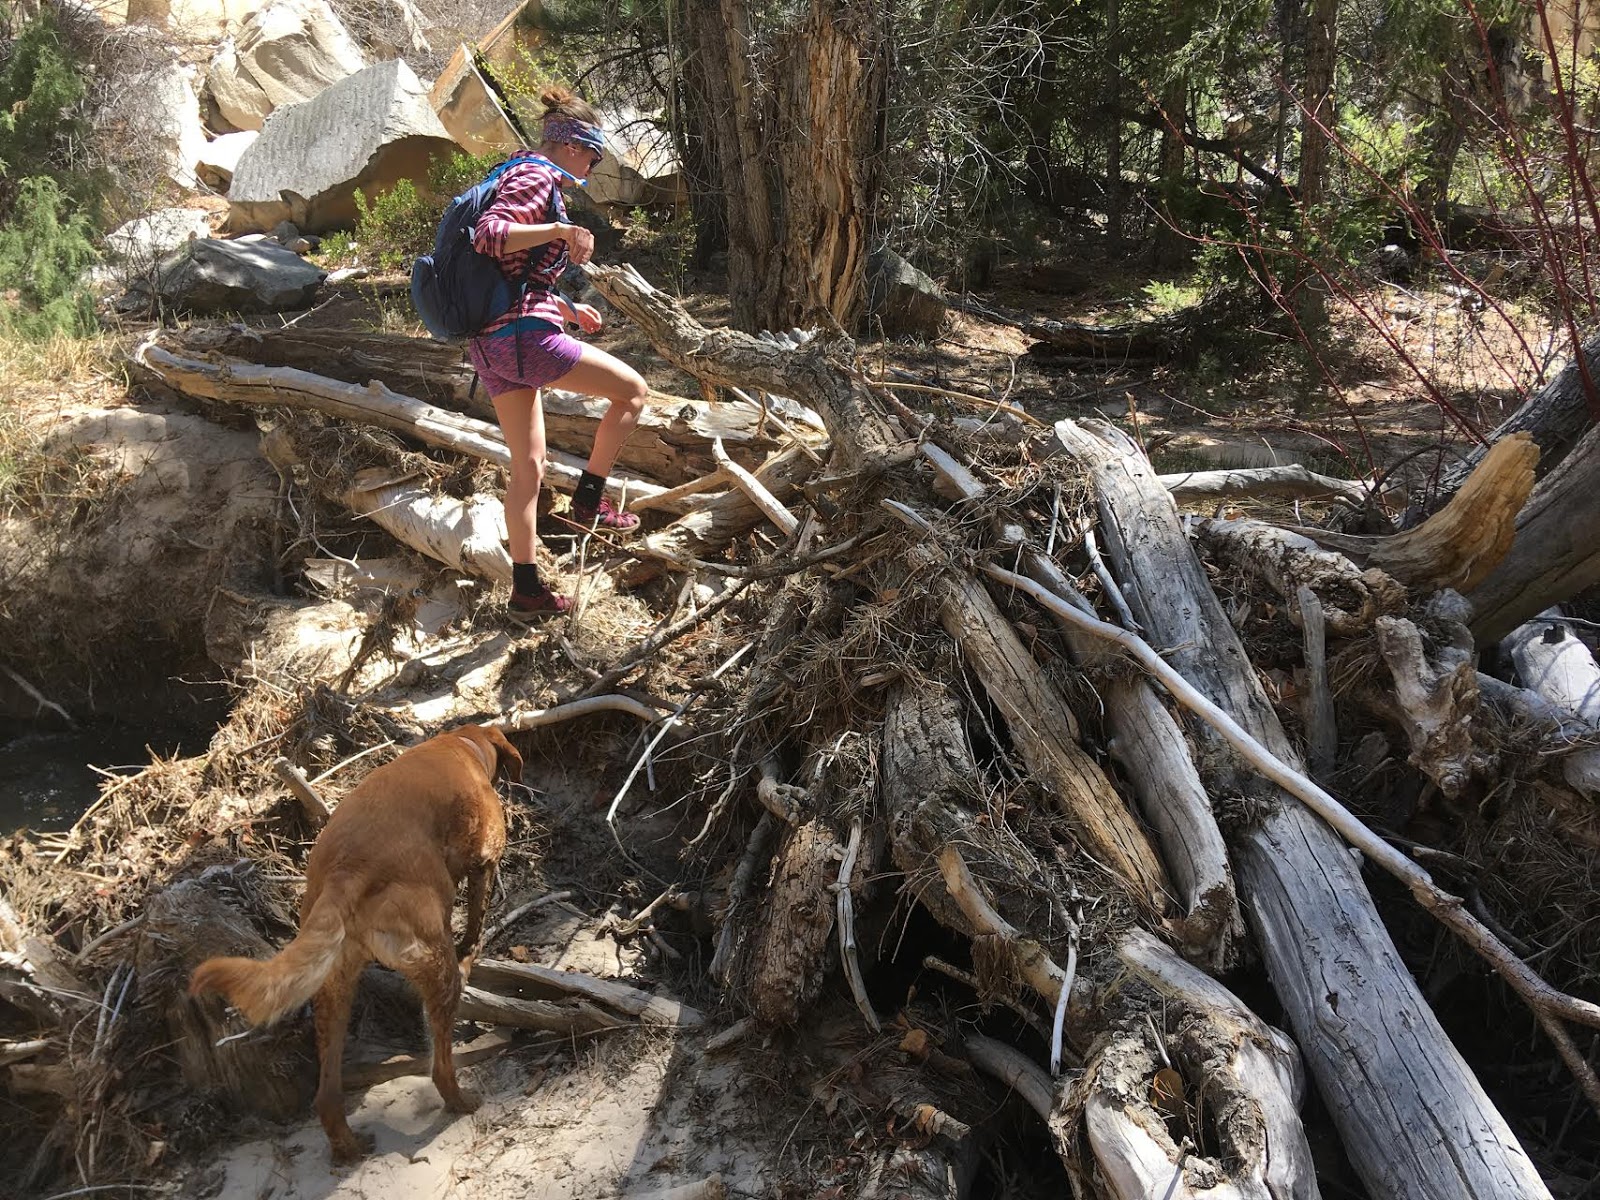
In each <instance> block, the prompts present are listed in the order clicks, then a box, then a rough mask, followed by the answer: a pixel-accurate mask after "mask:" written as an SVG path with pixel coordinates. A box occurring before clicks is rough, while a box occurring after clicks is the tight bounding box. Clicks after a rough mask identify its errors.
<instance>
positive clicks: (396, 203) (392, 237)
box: [355, 154, 505, 271]
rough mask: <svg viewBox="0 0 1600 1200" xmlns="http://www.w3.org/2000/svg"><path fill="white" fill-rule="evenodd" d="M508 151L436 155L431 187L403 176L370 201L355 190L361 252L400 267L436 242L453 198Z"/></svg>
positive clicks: (392, 267)
mask: <svg viewBox="0 0 1600 1200" xmlns="http://www.w3.org/2000/svg"><path fill="white" fill-rule="evenodd" d="M504 157H505V156H504V155H501V154H484V155H473V154H455V155H452V156H451V157H450V158H447V159H436V160H435V161H434V163H433V165H432V167H430V168H429V170H428V183H427V187H426V188H425V189H424V188H419V187H417V185H416V184H415V183H413V182H412V181H411V180H409V179H402V180H401V181H400V182H399V183H397V184H395V185H394V187H392V188H390V189H389V190H388V191H386V192H380V193H379V194H378V195H377V197H376V198H375V199H373V200H371V201H368V200H367V198H366V197H365V196H364V195H362V194H361V193H360V192H357V193H356V194H355V201H356V212H357V213H358V214H359V215H358V218H357V221H356V234H355V240H356V242H357V243H358V245H359V246H360V252H361V257H362V259H363V260H364V261H366V262H368V263H375V264H376V265H377V266H379V267H381V268H382V269H383V270H385V271H395V270H401V269H404V268H406V267H409V266H410V265H411V260H412V259H413V258H415V257H416V256H417V255H419V254H424V253H426V252H427V251H428V250H429V249H431V248H432V246H433V237H434V234H435V233H436V232H437V231H438V228H439V218H440V217H442V216H443V215H444V206H445V205H446V204H448V203H449V202H450V199H451V197H453V196H455V195H458V194H459V193H461V192H464V191H466V189H467V188H469V187H471V186H472V185H473V184H475V183H477V182H478V181H479V180H480V179H482V178H483V177H484V176H485V175H487V174H488V173H489V169H490V168H491V167H493V166H494V165H495V164H496V163H498V162H500V161H501V160H502V159H503V158H504Z"/></svg>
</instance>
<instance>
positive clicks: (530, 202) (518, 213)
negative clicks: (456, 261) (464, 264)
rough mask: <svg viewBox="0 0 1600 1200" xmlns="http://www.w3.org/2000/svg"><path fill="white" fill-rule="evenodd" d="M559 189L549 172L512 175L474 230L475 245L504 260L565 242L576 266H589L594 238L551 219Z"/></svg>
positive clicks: (513, 172) (532, 170) (514, 172)
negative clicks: (555, 191)
mask: <svg viewBox="0 0 1600 1200" xmlns="http://www.w3.org/2000/svg"><path fill="white" fill-rule="evenodd" d="M555 186H556V182H555V177H554V176H553V175H552V174H551V173H550V172H549V171H544V170H539V169H537V168H528V169H521V168H519V169H513V170H511V171H508V172H507V173H506V175H505V176H504V178H503V180H502V182H501V184H500V190H499V192H498V193H497V194H496V196H495V200H494V203H493V204H491V205H490V206H489V208H488V210H487V211H486V212H485V213H484V214H483V216H482V217H480V218H479V219H478V226H477V228H476V229H474V230H473V236H472V244H473V245H474V246H475V247H476V248H477V250H478V252H479V253H480V254H492V255H493V256H494V257H496V258H500V257H502V256H504V255H507V254H514V253H516V252H517V251H519V250H531V249H533V248H534V247H536V246H543V245H546V244H548V243H550V242H554V241H557V240H564V241H565V242H566V243H567V253H568V254H569V255H570V256H571V257H572V261H573V262H575V263H586V262H588V261H589V259H590V258H591V257H593V255H594V234H592V233H590V232H589V231H588V230H587V229H585V228H584V227H583V226H582V225H571V224H568V223H566V222H564V221H551V220H548V219H547V218H548V217H549V215H550V198H551V192H552V190H553V189H554V188H555Z"/></svg>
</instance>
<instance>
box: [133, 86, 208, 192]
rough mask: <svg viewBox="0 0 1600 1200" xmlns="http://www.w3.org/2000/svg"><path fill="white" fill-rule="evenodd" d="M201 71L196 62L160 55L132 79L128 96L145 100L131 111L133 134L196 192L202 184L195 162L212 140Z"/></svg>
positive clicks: (171, 176)
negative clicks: (204, 116)
mask: <svg viewBox="0 0 1600 1200" xmlns="http://www.w3.org/2000/svg"><path fill="white" fill-rule="evenodd" d="M195 74H196V73H195V71H194V69H193V68H192V67H186V66H183V65H182V64H180V63H178V62H176V61H174V60H172V59H170V58H162V57H158V58H157V60H156V61H155V62H154V63H153V64H152V65H150V66H149V67H148V68H147V69H145V70H143V71H141V72H140V73H139V74H138V76H137V77H136V78H135V79H133V80H130V81H129V87H128V95H129V96H130V97H131V96H137V97H138V98H139V104H138V106H137V109H138V111H136V112H130V113H128V114H126V120H127V127H128V136H129V137H131V138H137V139H140V141H137V142H135V144H142V145H149V146H151V147H152V148H153V149H154V152H155V155H156V157H157V159H158V160H159V161H158V163H155V164H152V165H159V166H160V168H161V170H162V173H164V174H165V175H166V176H167V177H168V178H169V179H171V180H172V181H173V182H174V183H176V184H177V185H178V186H179V187H181V188H185V189H187V190H191V191H192V190H193V189H194V188H196V187H197V186H198V183H199V181H198V180H197V179H196V178H195V173H194V165H195V163H196V162H197V161H199V158H200V154H201V152H202V151H203V150H204V149H205V145H206V131H205V127H204V126H203V125H202V124H201V123H200V99H199V96H198V95H197V94H196V90H195V84H196V80H195Z"/></svg>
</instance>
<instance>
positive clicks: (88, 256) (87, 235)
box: [0, 175, 99, 338]
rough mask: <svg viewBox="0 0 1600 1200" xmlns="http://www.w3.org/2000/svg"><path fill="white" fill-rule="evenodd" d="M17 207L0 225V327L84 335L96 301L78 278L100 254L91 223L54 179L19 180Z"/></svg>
mask: <svg viewBox="0 0 1600 1200" xmlns="http://www.w3.org/2000/svg"><path fill="white" fill-rule="evenodd" d="M17 197H18V198H17V213H16V217H15V218H14V219H13V221H12V222H11V224H9V225H5V226H0V292H3V293H5V294H6V296H7V299H8V300H11V301H12V302H11V303H7V304H5V305H3V306H0V328H3V329H5V330H6V331H8V332H12V333H17V334H21V335H22V336H24V337H28V338H45V337H49V336H50V335H51V334H52V333H58V332H59V333H68V334H74V335H82V334H87V333H89V332H91V331H92V330H93V329H94V327H95V318H94V303H93V301H92V300H91V299H90V297H89V294H88V293H87V292H86V291H85V290H84V289H83V287H82V285H81V283H80V282H79V280H80V279H81V278H82V276H83V272H84V270H85V269H86V268H88V267H89V266H90V265H92V264H93V263H94V262H95V261H96V260H97V259H98V258H99V254H98V253H97V252H96V250H95V245H94V224H93V222H92V221H90V220H89V218H88V217H87V216H86V215H85V214H84V213H82V212H81V211H78V210H76V209H75V208H74V207H73V205H72V203H71V202H70V201H69V200H68V198H67V197H66V196H65V195H64V194H63V192H62V190H61V187H60V185H58V184H57V183H56V181H55V180H53V179H50V178H48V177H47V176H43V175H34V176H30V177H28V178H27V179H24V180H22V183H21V186H20V187H19V189H18V193H17Z"/></svg>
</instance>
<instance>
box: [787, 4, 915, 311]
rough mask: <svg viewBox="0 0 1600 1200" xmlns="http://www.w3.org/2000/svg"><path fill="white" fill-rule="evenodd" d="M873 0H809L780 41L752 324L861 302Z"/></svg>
mask: <svg viewBox="0 0 1600 1200" xmlns="http://www.w3.org/2000/svg"><path fill="white" fill-rule="evenodd" d="M882 21H883V17H882V14H881V12H880V10H879V6H878V5H877V4H876V3H854V4H848V3H840V0H811V4H810V7H809V10H808V11H807V13H806V16H805V18H804V20H803V22H802V23H801V24H800V25H799V27H797V28H796V29H794V30H792V31H791V32H790V34H789V35H788V37H787V39H786V40H785V44H784V47H783V49H784V59H785V61H784V65H783V74H782V76H781V81H780V85H779V89H778V111H777V118H776V122H775V124H774V126H773V129H772V132H771V141H774V142H776V147H775V148H776V149H777V150H778V158H779V164H780V168H781V180H782V189H783V190H782V197H781V201H782V206H783V218H782V235H781V243H782V244H781V246H780V248H779V254H778V257H777V260H776V262H775V263H773V264H771V265H772V266H773V267H775V268H776V270H775V275H776V278H775V280H774V283H775V287H774V290H773V292H772V294H771V295H770V297H769V303H768V306H767V307H766V308H765V310H764V311H762V312H760V313H759V314H758V315H759V319H760V325H759V327H760V328H763V329H790V328H793V327H795V326H799V327H801V328H811V327H813V326H815V325H817V324H818V323H824V322H826V321H829V320H831V321H834V322H837V323H838V325H839V326H840V327H841V328H842V329H845V330H847V331H850V332H855V331H856V330H857V329H858V328H859V326H860V324H861V321H862V318H863V316H864V314H865V311H866V296H867V286H866V281H867V274H866V266H867V249H868V239H869V238H870V236H871V234H872V221H873V202H874V199H875V197H876V193H877V163H878V162H879V159H880V156H879V154H878V153H877V151H878V149H879V146H878V142H879V136H878V114H879V113H880V112H881V111H882V109H883V103H884V90H885V86H886V75H887V72H886V71H885V69H884V62H883V38H884V31H883V27H882Z"/></svg>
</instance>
